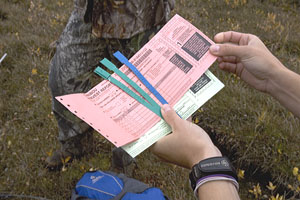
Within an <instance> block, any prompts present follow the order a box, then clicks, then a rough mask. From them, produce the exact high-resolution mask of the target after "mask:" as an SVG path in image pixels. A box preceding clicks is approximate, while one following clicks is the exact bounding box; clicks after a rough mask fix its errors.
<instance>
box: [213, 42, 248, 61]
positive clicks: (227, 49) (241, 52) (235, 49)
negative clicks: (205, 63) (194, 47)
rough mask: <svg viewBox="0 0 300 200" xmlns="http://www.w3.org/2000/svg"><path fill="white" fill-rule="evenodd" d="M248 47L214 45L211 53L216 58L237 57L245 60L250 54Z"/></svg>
mask: <svg viewBox="0 0 300 200" xmlns="http://www.w3.org/2000/svg"><path fill="white" fill-rule="evenodd" d="M247 48H248V47H247V46H237V45H234V44H214V45H211V46H210V48H209V51H210V53H212V54H213V55H215V56H221V57H224V56H235V57H238V58H240V59H241V58H243V57H245V56H246V55H247V53H248V54H249V49H247Z"/></svg>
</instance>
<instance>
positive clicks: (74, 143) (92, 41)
mask: <svg viewBox="0 0 300 200" xmlns="http://www.w3.org/2000/svg"><path fill="white" fill-rule="evenodd" d="M83 15H84V10H81V9H79V8H78V7H76V8H75V10H74V11H73V12H72V14H71V16H70V18H69V21H68V24H67V25H66V27H65V29H64V31H63V33H62V35H61V36H60V39H59V41H58V45H57V49H56V53H55V55H54V57H53V58H52V60H51V63H50V73H49V87H50V90H51V93H52V110H53V113H54V114H55V117H56V119H57V122H58V128H59V136H58V139H59V141H60V142H61V143H62V148H63V150H67V151H69V152H71V153H73V154H75V155H80V154H82V153H84V149H83V147H84V145H82V141H83V139H84V138H86V137H89V136H91V135H92V128H91V127H90V126H89V125H87V124H86V123H85V122H83V121H82V120H80V119H79V118H77V117H76V116H75V115H73V114H72V113H71V112H69V111H68V110H67V109H66V108H65V107H64V106H63V105H61V104H60V103H59V102H58V101H57V100H56V99H55V97H56V96H60V95H65V94H72V93H80V92H87V91H88V90H90V89H91V88H92V87H93V86H94V85H95V82H96V81H97V82H99V81H100V78H99V77H97V76H96V75H95V74H94V73H93V70H94V68H95V67H96V66H97V65H98V63H99V61H100V60H101V59H103V58H104V57H107V58H108V59H112V58H113V56H112V53H114V52H115V51H117V50H119V51H121V52H122V53H123V54H124V55H125V56H127V57H131V56H132V55H134V53H135V52H136V51H137V50H138V49H139V48H141V47H142V46H143V45H144V44H145V43H146V42H147V41H148V39H149V37H150V36H152V35H154V33H155V32H156V31H157V28H153V30H149V31H146V32H143V33H140V34H138V35H136V36H134V37H133V38H131V39H126V40H118V39H101V38H95V37H94V36H93V35H92V33H91V24H86V23H84V22H83V20H82V19H83ZM113 61H114V62H115V60H114V59H113ZM115 63H116V62H115ZM116 64H117V63H116ZM86 146H88V145H86Z"/></svg>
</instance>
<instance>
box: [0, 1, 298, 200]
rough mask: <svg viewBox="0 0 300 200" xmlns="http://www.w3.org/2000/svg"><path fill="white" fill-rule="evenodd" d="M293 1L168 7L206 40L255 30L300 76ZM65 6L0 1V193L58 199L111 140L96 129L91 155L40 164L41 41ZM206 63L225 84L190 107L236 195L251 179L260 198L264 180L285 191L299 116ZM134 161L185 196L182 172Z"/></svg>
mask: <svg viewBox="0 0 300 200" xmlns="http://www.w3.org/2000/svg"><path fill="white" fill-rule="evenodd" d="M297 2H298V1H292V0H289V1H284V0H260V1H259V0H253V1H250V0H248V1H247V0H205V1H204V0H203V1H198V0H178V1H177V5H176V10H175V11H174V13H175V12H176V13H179V14H180V15H182V16H183V17H185V18H187V19H189V20H190V21H191V22H192V23H193V24H195V25H196V26H197V27H198V28H199V29H201V30H202V31H203V32H205V33H206V34H207V35H209V36H210V37H211V38H212V37H213V35H214V34H216V33H217V32H220V31H225V30H236V31H242V32H250V33H253V34H256V35H258V36H259V37H260V38H261V39H262V40H263V41H264V42H265V43H266V44H267V46H268V47H269V48H270V49H271V51H272V52H273V53H274V54H275V55H276V56H278V57H279V59H280V60H281V61H282V62H284V63H285V64H286V66H287V67H289V68H291V69H292V70H294V71H296V72H298V73H300V58H299V55H300V42H299V38H300V24H299V17H300V16H299V14H298V13H299V11H300V9H299V5H298V3H297ZM71 10H72V1H66V0H63V1H62V0H60V1H49V0H32V1H25V0H4V1H2V2H1V8H0V57H1V56H2V55H3V54H4V53H5V52H7V53H8V56H7V57H6V59H5V60H4V61H3V63H2V64H0V88H1V90H0V91H1V92H0V193H12V194H19V195H33V196H40V197H45V198H48V199H66V198H68V197H69V196H70V193H71V189H72V188H73V187H74V185H75V182H76V181H77V180H78V179H79V178H80V177H81V175H82V174H83V173H84V172H85V171H87V170H89V169H90V168H93V169H103V170H107V169H109V167H110V148H111V145H110V144H109V143H107V142H106V141H104V140H103V139H102V138H101V137H100V136H98V135H97V136H96V138H97V139H96V142H95V144H94V146H95V152H94V154H93V155H89V156H87V157H85V158H83V159H82V160H80V161H78V160H76V161H74V162H73V163H72V165H71V166H70V167H69V168H66V170H65V171H60V172H48V171H47V170H46V169H45V168H44V166H43V162H42V161H43V160H44V159H45V157H46V156H47V153H49V152H51V151H52V150H54V149H56V147H57V146H58V141H57V139H56V137H57V127H56V122H55V119H54V116H53V115H52V114H51V105H50V104H51V100H50V94H49V91H48V87H47V81H48V65H49V62H50V59H51V57H52V55H53V53H54V50H53V49H51V48H50V47H49V44H50V43H51V42H53V41H55V40H56V39H57V38H58V36H59V35H60V33H61V31H62V29H63V28H64V25H65V23H66V22H67V19H68V16H69V14H70V12H71ZM211 69H212V71H213V72H214V73H215V74H216V75H217V76H218V77H219V78H220V79H221V80H222V81H223V82H224V83H225V85H226V87H225V89H223V90H222V91H221V92H220V93H219V94H218V95H217V96H216V97H214V98H213V99H212V100H210V101H209V102H208V103H207V104H206V105H205V106H204V107H203V108H202V109H201V110H199V112H198V113H197V116H196V118H197V119H196V121H197V122H198V123H199V124H201V125H202V126H203V127H205V128H206V129H207V130H209V131H210V132H211V135H212V136H214V138H215V141H216V142H217V143H218V145H219V146H220V147H221V148H222V149H223V151H224V152H226V153H228V154H229V155H230V158H231V159H232V160H233V161H234V163H235V165H236V167H237V168H239V169H242V170H245V178H244V179H243V180H241V185H242V189H241V191H240V192H241V194H242V197H243V199H247V198H253V196H252V194H249V192H248V190H249V189H251V188H252V186H253V185H256V184H257V183H258V182H259V183H260V184H261V186H262V189H263V193H265V194H266V195H267V196H269V195H271V192H269V193H268V192H266V188H265V184H266V183H267V182H268V181H273V182H274V184H276V185H280V184H282V186H283V187H281V189H283V190H281V191H280V192H281V194H284V192H285V193H288V192H289V191H290V190H288V187H287V184H295V185H297V184H298V185H299V182H297V180H296V178H295V177H294V176H293V175H292V169H293V167H296V166H297V167H300V159H299V158H300V155H299V154H300V152H299V141H300V123H299V120H298V119H296V118H294V117H293V116H292V115H291V113H289V112H287V111H286V110H285V109H284V108H282V107H281V106H280V105H279V104H278V103H277V102H275V101H274V100H273V99H272V98H271V97H268V96H267V95H265V94H259V93H258V92H256V91H254V90H253V89H251V88H249V87H247V86H246V85H245V84H244V83H243V82H241V81H240V80H239V79H238V78H237V77H234V76H232V75H229V74H226V73H223V72H221V71H220V70H218V69H217V67H216V66H214V67H212V68H211ZM138 164H139V168H138V170H137V171H136V174H135V175H134V177H135V178H137V179H139V180H142V181H145V182H147V183H149V184H151V185H154V186H158V187H160V188H162V190H163V191H164V192H165V193H166V194H167V195H168V196H169V197H171V199H193V196H192V193H191V190H190V188H189V184H188V179H187V173H188V171H186V170H183V169H181V168H178V167H175V166H171V165H168V164H165V163H161V162H159V161H158V160H157V159H156V158H155V157H154V156H153V155H151V154H150V153H149V152H145V153H143V154H142V155H141V156H139V157H138ZM257 174H258V175H259V176H257ZM264 189H265V190H264ZM273 193H274V194H276V191H273ZM289 194H291V193H289ZM261 196H263V195H261ZM260 198H261V199H264V198H263V197H260ZM265 198H267V197H265Z"/></svg>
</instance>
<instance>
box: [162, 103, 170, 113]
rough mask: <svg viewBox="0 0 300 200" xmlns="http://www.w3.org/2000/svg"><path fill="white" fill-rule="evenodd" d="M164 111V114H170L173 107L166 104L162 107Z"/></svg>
mask: <svg viewBox="0 0 300 200" xmlns="http://www.w3.org/2000/svg"><path fill="white" fill-rule="evenodd" d="M162 109H163V110H164V112H168V111H169V110H171V106H170V105H169V104H164V105H162Z"/></svg>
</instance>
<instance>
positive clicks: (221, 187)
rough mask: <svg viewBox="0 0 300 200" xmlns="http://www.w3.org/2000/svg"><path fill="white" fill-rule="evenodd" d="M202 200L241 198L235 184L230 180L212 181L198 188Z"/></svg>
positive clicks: (236, 199)
mask: <svg viewBox="0 0 300 200" xmlns="http://www.w3.org/2000/svg"><path fill="white" fill-rule="evenodd" d="M198 197H199V199H200V200H202V199H205V200H210V199H212V200H218V199H222V200H227V199H228V200H238V199H240V197H239V195H238V192H237V190H236V188H235V186H234V185H233V184H232V183H231V182H229V181H211V182H207V183H205V184H203V185H202V186H201V187H199V189H198Z"/></svg>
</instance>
